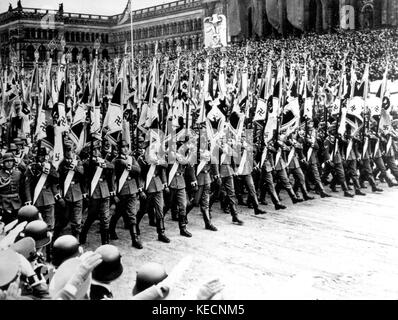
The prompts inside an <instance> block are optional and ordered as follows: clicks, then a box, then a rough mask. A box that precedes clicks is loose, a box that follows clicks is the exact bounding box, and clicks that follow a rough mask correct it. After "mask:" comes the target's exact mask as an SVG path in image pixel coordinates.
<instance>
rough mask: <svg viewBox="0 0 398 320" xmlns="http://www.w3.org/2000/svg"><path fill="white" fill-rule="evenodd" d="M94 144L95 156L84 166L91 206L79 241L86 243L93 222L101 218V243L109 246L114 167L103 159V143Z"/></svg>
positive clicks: (95, 141)
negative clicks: (96, 180) (95, 179)
mask: <svg viewBox="0 0 398 320" xmlns="http://www.w3.org/2000/svg"><path fill="white" fill-rule="evenodd" d="M92 143H94V145H93V155H92V157H90V158H89V159H87V160H86V161H85V162H84V164H83V166H84V172H85V176H86V178H87V186H88V190H89V192H90V195H89V197H90V205H89V208H88V214H87V218H86V221H85V222H84V224H83V228H82V232H81V234H80V237H79V241H80V243H81V244H85V243H86V240H87V233H88V231H89V229H90V227H91V225H92V224H93V222H94V221H95V220H96V219H97V217H98V216H99V218H100V234H101V243H102V244H109V221H110V213H109V206H110V197H112V196H114V194H115V192H114V191H113V181H112V175H113V169H114V165H113V164H112V163H111V162H109V161H108V160H106V159H104V158H102V153H101V141H99V140H94V141H93V142H92ZM98 173H100V175H99V179H98V182H97V183H96V184H95V181H94V182H93V179H94V178H95V177H96V176H97V175H98ZM94 184H95V185H94Z"/></svg>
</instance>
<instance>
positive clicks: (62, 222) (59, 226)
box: [54, 200, 83, 238]
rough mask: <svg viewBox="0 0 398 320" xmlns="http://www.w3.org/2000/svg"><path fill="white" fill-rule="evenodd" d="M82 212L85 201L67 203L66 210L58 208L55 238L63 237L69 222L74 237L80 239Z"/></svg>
mask: <svg viewBox="0 0 398 320" xmlns="http://www.w3.org/2000/svg"><path fill="white" fill-rule="evenodd" d="M56 208H57V207H56ZM82 212H83V200H78V201H75V202H70V201H65V208H57V210H56V213H55V228H54V238H57V237H58V236H60V235H61V233H62V230H64V228H65V227H66V226H67V225H68V223H69V222H70V226H71V232H72V235H73V236H74V237H78V236H79V234H80V232H81V231H82Z"/></svg>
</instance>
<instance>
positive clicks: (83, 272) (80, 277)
mask: <svg viewBox="0 0 398 320" xmlns="http://www.w3.org/2000/svg"><path fill="white" fill-rule="evenodd" d="M79 259H80V261H81V263H80V265H79V267H78V269H77V271H76V273H75V274H74V275H73V276H72V278H71V279H70V280H69V281H68V283H67V285H71V286H73V287H75V288H76V289H79V288H80V287H81V286H82V285H83V283H84V282H85V281H86V280H87V278H88V277H89V276H90V274H91V272H92V271H93V270H94V268H95V267H96V266H98V265H99V264H100V263H101V262H102V257H101V255H100V254H98V253H95V252H92V251H87V252H85V253H83V254H82V255H81V256H80V258H79Z"/></svg>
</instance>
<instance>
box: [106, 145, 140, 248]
mask: <svg viewBox="0 0 398 320" xmlns="http://www.w3.org/2000/svg"><path fill="white" fill-rule="evenodd" d="M113 164H114V166H115V177H116V186H117V188H118V189H117V190H116V191H117V193H116V197H115V199H116V210H115V213H114V215H113V216H112V218H111V222H110V225H109V233H110V238H111V240H117V239H118V237H117V234H116V225H117V222H118V220H119V218H120V217H122V216H125V220H127V222H128V227H129V230H130V235H131V241H132V246H133V247H135V248H137V249H142V248H143V247H142V243H141V241H140V238H139V235H138V233H137V208H138V204H139V199H138V193H139V190H141V191H142V186H140V180H139V175H140V173H141V168H140V166H139V164H138V162H137V160H136V159H135V157H134V156H132V155H130V154H129V144H128V143H127V141H126V140H122V142H121V143H120V153H119V155H118V156H117V157H116V158H115V159H114V160H113ZM122 176H125V177H126V180H125V181H124V182H123V181H122V182H120V179H121V177H122ZM120 183H123V185H120ZM140 187H141V188H140Z"/></svg>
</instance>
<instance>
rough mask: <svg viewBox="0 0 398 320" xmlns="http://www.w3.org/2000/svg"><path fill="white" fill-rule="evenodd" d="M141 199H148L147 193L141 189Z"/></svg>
mask: <svg viewBox="0 0 398 320" xmlns="http://www.w3.org/2000/svg"><path fill="white" fill-rule="evenodd" d="M140 199H141V200H146V194H145V192H144V191H141V192H140Z"/></svg>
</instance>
